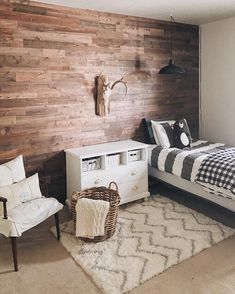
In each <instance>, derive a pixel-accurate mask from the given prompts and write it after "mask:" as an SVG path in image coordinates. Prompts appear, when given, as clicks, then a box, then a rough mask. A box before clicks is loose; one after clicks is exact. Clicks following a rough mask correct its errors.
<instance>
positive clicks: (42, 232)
mask: <svg viewBox="0 0 235 294" xmlns="http://www.w3.org/2000/svg"><path fill="white" fill-rule="evenodd" d="M195 205H197V206H200V207H201V209H202V210H203V211H205V210H207V211H208V212H209V214H210V216H211V217H212V216H213V213H214V212H215V214H216V216H217V215H219V217H221V218H223V219H224V220H226V224H227V225H228V224H229V222H231V225H234V218H233V217H232V216H231V213H229V212H227V211H225V210H222V209H218V208H217V207H214V206H211V205H208V204H207V203H205V202H202V203H201V204H195ZM195 205H194V206H195ZM200 207H199V208H200ZM206 207H207V208H206ZM68 217H69V215H68V212H67V211H66V210H64V212H63V215H62V222H63V221H66V220H67V219H68ZM52 225H53V218H52V219H49V220H48V221H47V222H44V223H43V224H41V225H39V226H37V227H36V228H34V229H32V230H30V231H28V232H27V233H25V234H24V236H22V238H21V239H20V241H19V262H20V271H19V272H17V273H15V272H13V270H12V268H13V265H12V256H11V248H10V244H9V240H8V239H7V238H4V237H0V293H1V294H5V293H6V294H29V293H30V294H34V293H35V294H39V293H40V294H41V293H45V294H51V293H52V294H54V293H58V294H60V293H61V294H62V293H63V294H66V293H67V294H73V293H76V294H77V293H79V294H94V293H100V291H99V289H98V288H97V287H96V286H95V285H94V283H93V282H92V281H91V280H90V278H89V277H88V276H87V275H86V274H85V273H84V272H83V271H82V269H81V268H80V267H79V266H78V265H77V264H76V263H75V262H74V261H73V259H72V258H71V256H70V254H69V253H68V252H67V251H66V250H65V249H64V248H63V247H62V245H61V244H60V242H58V241H57V240H56V239H55V238H54V237H53V235H52V234H51V232H50V231H49V230H50V227H51V226H52ZM234 248H235V237H234V236H233V237H231V238H229V239H227V240H225V241H222V242H220V243H219V244H217V245H215V246H213V247H211V248H209V249H207V250H204V251H202V252H201V253H199V254H197V255H196V256H194V257H192V258H190V259H188V260H186V261H184V262H182V263H180V264H178V265H177V266H174V267H172V268H170V269H168V270H167V271H165V272H164V273H162V274H160V275H158V276H157V277H154V278H152V279H151V280H149V281H147V282H145V283H144V284H142V285H141V286H139V287H138V288H136V289H135V290H133V291H132V292H131V294H137V293H138V294H142V293H148V294H165V293H168V294H189V293H190V294H191V293H192V294H234V293H235V251H234ZM110 294H111V293H110Z"/></svg>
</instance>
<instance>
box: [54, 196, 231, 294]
mask: <svg viewBox="0 0 235 294" xmlns="http://www.w3.org/2000/svg"><path fill="white" fill-rule="evenodd" d="M52 231H53V232H54V233H55V228H52ZM61 232H62V234H61V243H62V244H63V246H64V247H65V248H66V249H67V250H68V251H69V252H70V253H71V255H72V257H73V258H74V259H75V260H76V262H77V263H78V264H79V265H80V266H81V267H82V268H83V270H84V271H85V272H86V273H87V274H88V275H89V276H90V277H91V278H92V279H93V280H94V282H95V283H96V284H97V286H98V287H99V288H100V289H102V290H103V292H104V293H108V294H120V293H125V292H127V291H130V290H132V289H133V288H135V287H137V286H139V285H140V284H142V283H143V282H145V281H147V280H149V279H151V278H152V277H154V276H156V275H158V274H160V273H162V272H163V271H165V270H166V269H168V268H169V267H171V266H173V265H175V264H178V263H180V262H182V261H183V260H185V259H187V258H190V257H191V256H193V255H195V254H197V253H198V252H200V251H202V250H203V249H206V248H209V247H211V246H213V245H214V244H216V243H218V242H220V241H222V240H224V239H226V238H228V237H229V236H231V235H232V234H234V232H235V230H234V229H232V228H229V227H226V226H224V225H222V224H221V223H218V222H217V221H215V220H212V219H210V218H208V217H206V216H205V215H202V214H200V213H198V212H196V211H194V210H192V209H189V208H187V207H185V206H183V205H180V204H178V203H176V202H174V201H172V200H170V199H168V198H165V197H162V196H154V197H151V198H149V200H148V201H147V202H142V203H130V204H128V205H127V206H126V207H121V208H120V211H119V217H118V222H117V228H116V232H115V235H114V236H113V237H112V238H110V239H109V240H107V241H104V242H100V243H84V242H82V241H80V240H79V239H78V238H76V237H74V227H73V222H72V221H69V222H67V223H64V224H62V225H61Z"/></svg>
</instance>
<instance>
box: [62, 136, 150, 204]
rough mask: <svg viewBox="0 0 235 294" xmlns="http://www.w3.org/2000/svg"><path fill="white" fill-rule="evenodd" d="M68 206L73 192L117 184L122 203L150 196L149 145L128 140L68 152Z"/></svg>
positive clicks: (66, 151) (68, 150)
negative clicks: (112, 183)
mask: <svg viewBox="0 0 235 294" xmlns="http://www.w3.org/2000/svg"><path fill="white" fill-rule="evenodd" d="M65 153H66V178H67V204H68V205H70V200H71V195H72V193H73V191H81V190H83V189H86V188H91V187H95V186H97V187H98V186H106V187H108V185H109V183H110V182H111V181H114V182H116V183H117V185H118V189H119V194H120V196H121V204H123V203H127V202H130V201H133V200H137V199H140V198H146V197H148V196H149V192H148V145H147V144H143V143H140V142H136V141H132V140H126V141H118V142H111V143H106V144H99V145H93V146H85V147H80V148H73V149H67V150H65Z"/></svg>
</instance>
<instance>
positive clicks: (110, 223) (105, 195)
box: [71, 182, 120, 242]
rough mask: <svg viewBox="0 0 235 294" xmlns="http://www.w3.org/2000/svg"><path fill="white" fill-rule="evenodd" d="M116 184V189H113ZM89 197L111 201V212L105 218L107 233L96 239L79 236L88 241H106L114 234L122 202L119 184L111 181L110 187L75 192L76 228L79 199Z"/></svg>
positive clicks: (72, 200) (74, 215) (72, 205)
mask: <svg viewBox="0 0 235 294" xmlns="http://www.w3.org/2000/svg"><path fill="white" fill-rule="evenodd" d="M112 185H114V186H115V188H116V190H114V189H111V186H112ZM81 198H89V199H92V200H104V201H108V202H109V212H108V214H107V217H106V220H105V229H104V232H105V234H104V235H103V236H96V237H94V239H89V238H84V237H79V238H80V239H81V240H83V241H86V242H100V241H104V240H106V239H108V238H110V237H112V236H113V234H114V233H115V229H116V223H117V215H118V209H119V203H120V196H119V193H118V186H117V184H116V183H115V182H111V183H110V184H109V187H108V188H106V187H93V188H89V189H85V190H83V191H80V192H73V194H72V199H71V212H72V217H73V222H74V226H75V228H76V218H77V215H76V204H77V201H78V199H81Z"/></svg>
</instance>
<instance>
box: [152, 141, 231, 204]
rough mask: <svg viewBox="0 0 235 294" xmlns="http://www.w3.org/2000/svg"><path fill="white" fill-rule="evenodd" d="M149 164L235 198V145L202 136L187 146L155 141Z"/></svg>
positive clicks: (218, 193) (216, 192)
mask: <svg viewBox="0 0 235 294" xmlns="http://www.w3.org/2000/svg"><path fill="white" fill-rule="evenodd" d="M150 147H151V146H150ZM149 164H150V165H151V166H153V167H155V168H157V169H159V170H161V171H163V172H167V173H171V174H173V175H175V176H178V177H181V178H183V179H185V180H187V181H191V182H196V183H197V184H199V185H201V186H202V187H203V189H205V190H206V191H207V192H209V193H211V194H216V195H219V196H224V197H228V198H233V199H235V190H234V189H235V187H234V185H235V183H234V181H235V148H234V147H231V146H228V145H225V144H222V143H213V142H208V141H202V140H198V141H194V142H193V143H192V144H191V147H189V148H184V149H178V148H163V147H161V146H155V145H154V146H153V147H151V148H150V149H149Z"/></svg>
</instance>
